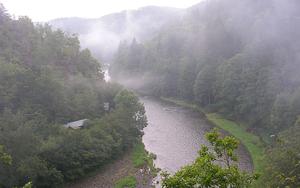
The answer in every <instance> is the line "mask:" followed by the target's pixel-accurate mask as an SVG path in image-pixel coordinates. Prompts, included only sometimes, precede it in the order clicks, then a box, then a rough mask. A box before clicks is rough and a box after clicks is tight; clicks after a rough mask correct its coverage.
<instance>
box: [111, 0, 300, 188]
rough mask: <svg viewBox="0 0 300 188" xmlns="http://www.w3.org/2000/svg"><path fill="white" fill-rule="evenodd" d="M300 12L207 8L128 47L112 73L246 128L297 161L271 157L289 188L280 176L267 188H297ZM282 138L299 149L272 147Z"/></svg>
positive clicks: (256, 4) (287, 6)
mask: <svg viewBox="0 0 300 188" xmlns="http://www.w3.org/2000/svg"><path fill="white" fill-rule="evenodd" d="M299 8H300V3H299V1H296V0H288V1H284V2H283V1H279V0H271V1H259V0H254V1H253V0H246V1H238V0H229V1H221V0H210V1H207V2H204V3H200V4H199V5H196V6H194V7H191V8H189V9H188V10H187V11H186V13H185V15H184V16H183V17H182V18H181V19H179V20H174V21H173V22H170V23H169V24H168V25H166V26H164V27H162V29H161V31H160V32H159V33H158V34H157V36H156V37H154V38H153V39H152V40H149V41H147V42H144V43H139V42H138V41H136V40H135V39H134V40H133V41H132V42H128V41H124V42H122V43H121V44H120V46H119V49H118V52H117V54H116V55H115V58H114V62H113V65H112V67H111V74H112V76H113V78H114V79H115V80H119V81H120V82H121V83H122V81H123V80H126V79H135V78H138V79H137V80H138V81H139V82H141V83H143V84H139V88H138V90H140V91H144V92H147V93H150V94H152V95H155V96H164V97H175V98H181V99H184V100H189V101H191V102H194V103H197V104H198V105H200V106H202V107H203V108H205V109H206V110H207V111H211V112H218V113H220V114H223V115H224V116H225V117H227V118H229V119H234V120H237V121H240V122H244V123H245V124H246V125H247V129H248V131H251V132H255V133H256V134H260V135H261V136H262V137H263V138H264V139H265V141H266V142H268V143H269V145H270V147H274V148H271V149H270V150H271V151H270V153H271V154H272V155H270V157H274V155H276V156H277V157H279V156H280V157H281V159H283V158H284V159H289V160H276V161H275V160H273V159H271V158H270V163H269V167H270V168H272V169H276V170H277V171H276V173H277V174H280V176H281V177H284V178H283V179H284V180H286V181H283V180H282V181H279V180H278V179H276V178H275V176H273V178H272V179H270V178H266V179H268V181H265V183H266V184H271V185H273V186H275V187H276V186H283V185H285V186H287V185H288V186H290V187H295V186H296V187H297V185H298V186H299V182H300V177H299V173H298V175H297V173H296V172H299V168H298V166H299V165H298V166H297V164H298V162H299V158H298V157H296V155H295V154H296V153H297V152H299V150H298V149H297V148H298V147H296V146H295V145H299V144H296V141H295V140H298V143H299V137H297V134H298V133H297V132H294V131H292V130H296V129H297V127H298V126H299V124H298V122H299V115H300V77H299V67H300V63H299V62H300V59H299V49H300V43H299V41H298V40H296V39H297V38H299V37H300V22H299V17H300V12H299V11H298V10H299ZM132 83H134V84H136V83H135V82H132ZM129 86H132V87H134V86H135V85H129ZM286 132H288V133H289V134H290V135H289V136H288V134H286ZM270 135H271V136H270ZM275 138H276V139H275ZM278 138H280V139H279V140H282V141H283V142H285V143H289V142H290V140H292V141H291V142H292V143H293V144H291V145H289V144H285V145H284V149H282V148H281V146H278V144H270V143H272V142H273V141H274V140H277V139H278ZM286 151H289V152H286ZM276 152H279V153H280V155H278V153H277V154H275V153H276ZM280 157H279V158H280ZM291 158H292V160H291ZM283 161H285V162H286V163H284V162H283ZM288 161H289V162H290V163H289V162H288ZM292 161H293V162H292ZM287 163H289V165H287ZM284 166H286V167H287V166H289V168H283V167H284ZM273 167H274V168H273ZM290 171H292V172H293V175H288V174H289V172H290ZM272 173H275V172H272ZM276 173H275V174H276ZM266 176H269V174H267V173H266ZM290 176H291V177H290ZM289 178H290V179H289Z"/></svg>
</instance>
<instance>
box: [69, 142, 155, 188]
mask: <svg viewBox="0 0 300 188" xmlns="http://www.w3.org/2000/svg"><path fill="white" fill-rule="evenodd" d="M154 158H155V156H154V155H152V154H149V153H148V152H147V151H146V150H145V148H144V144H143V143H142V142H141V141H139V142H137V143H136V144H135V146H134V147H133V148H132V149H131V150H130V151H128V152H127V153H125V154H124V155H123V156H122V157H120V158H119V159H117V160H115V161H112V162H111V163H110V164H107V165H106V166H105V167H104V168H103V169H101V171H98V172H94V173H93V175H89V177H86V178H83V179H82V180H79V181H77V182H74V183H72V184H69V185H67V186H65V187H66V188H125V187H126V188H135V187H143V188H152V187H153V186H152V180H153V178H154V177H155V176H156V174H157V170H156V168H155V167H154V165H153V160H154Z"/></svg>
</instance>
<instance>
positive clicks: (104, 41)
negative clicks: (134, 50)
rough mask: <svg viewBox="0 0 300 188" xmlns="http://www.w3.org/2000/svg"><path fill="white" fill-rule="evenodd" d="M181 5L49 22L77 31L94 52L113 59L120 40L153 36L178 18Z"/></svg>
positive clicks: (96, 54)
mask: <svg viewBox="0 0 300 188" xmlns="http://www.w3.org/2000/svg"><path fill="white" fill-rule="evenodd" d="M181 14H182V10H181V9H176V8H169V7H156V6H148V7H143V8H140V9H138V10H128V11H122V12H119V13H114V14H109V15H106V16H103V17H101V18H99V19H84V18H60V19H56V20H52V21H50V22H49V24H50V25H52V26H53V27H55V28H59V29H62V30H63V31H66V32H69V33H76V34H78V35H79V39H80V41H81V43H82V45H83V46H84V47H88V48H90V49H91V51H92V52H93V54H94V55H95V56H96V57H98V58H102V59H103V60H104V61H105V62H107V61H110V60H111V57H112V55H113V53H114V52H115V51H116V49H117V48H118V45H119V43H120V41H122V40H129V41H131V40H133V38H135V39H136V40H138V41H144V40H147V39H150V38H152V37H153V36H154V35H155V33H156V32H157V31H159V29H160V28H161V26H162V25H164V24H165V23H167V22H169V21H170V20H173V19H177V18H178V17H180V15H181Z"/></svg>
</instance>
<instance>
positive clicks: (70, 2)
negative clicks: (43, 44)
mask: <svg viewBox="0 0 300 188" xmlns="http://www.w3.org/2000/svg"><path fill="white" fill-rule="evenodd" d="M199 1H201V0H0V2H1V3H3V4H4V7H5V8H6V9H7V10H8V12H9V13H10V14H12V15H15V16H24V15H26V16H29V17H30V18H31V19H32V20H33V21H48V20H51V19H54V18H59V17H87V18H97V17H100V16H103V15H105V14H108V13H113V12H118V11H121V10H125V9H136V8H139V7H142V6H148V5H157V6H170V7H177V8H186V7H189V6H191V5H193V4H196V3H198V2H199Z"/></svg>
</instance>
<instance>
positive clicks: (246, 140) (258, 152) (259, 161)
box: [161, 97, 265, 173]
mask: <svg viewBox="0 0 300 188" xmlns="http://www.w3.org/2000/svg"><path fill="white" fill-rule="evenodd" d="M161 99H162V100H163V101H167V102H171V103H174V104H176V105H179V106H182V107H185V108H190V109H192V110H194V111H197V112H200V113H201V115H202V116H205V117H206V119H207V120H208V122H209V123H211V124H212V125H214V126H216V127H219V128H221V129H222V130H225V131H226V132H228V133H229V134H231V135H233V136H234V137H236V138H238V139H239V140H240V142H241V143H242V144H243V145H244V146H245V147H246V149H247V150H248V152H249V154H250V156H251V159H252V162H253V165H254V170H255V172H257V173H262V171H263V167H264V163H265V162H264V144H263V142H262V141H261V139H260V138H259V137H258V136H256V135H254V134H253V133H250V132H247V131H246V128H245V126H243V125H242V124H239V123H236V122H233V121H230V120H227V119H225V118H224V117H222V116H221V115H219V114H216V113H206V112H205V111H204V110H203V109H202V108H200V107H199V106H197V105H195V104H191V103H189V102H186V101H183V100H178V99H173V98H165V97H161Z"/></svg>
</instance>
